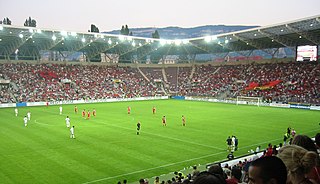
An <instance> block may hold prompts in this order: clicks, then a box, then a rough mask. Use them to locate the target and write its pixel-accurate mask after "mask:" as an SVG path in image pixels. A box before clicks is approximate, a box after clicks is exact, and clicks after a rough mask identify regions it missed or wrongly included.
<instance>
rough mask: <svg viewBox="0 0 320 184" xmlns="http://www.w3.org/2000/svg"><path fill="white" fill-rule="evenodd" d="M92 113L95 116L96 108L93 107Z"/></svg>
mask: <svg viewBox="0 0 320 184" xmlns="http://www.w3.org/2000/svg"><path fill="white" fill-rule="evenodd" d="M92 115H93V116H94V117H95V116H96V109H93V111H92Z"/></svg>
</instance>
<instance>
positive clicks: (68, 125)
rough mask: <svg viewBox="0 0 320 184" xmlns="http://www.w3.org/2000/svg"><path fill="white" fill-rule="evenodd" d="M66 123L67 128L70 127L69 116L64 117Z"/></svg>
mask: <svg viewBox="0 0 320 184" xmlns="http://www.w3.org/2000/svg"><path fill="white" fill-rule="evenodd" d="M66 125H67V128H70V118H69V116H67V118H66Z"/></svg>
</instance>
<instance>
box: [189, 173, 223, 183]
mask: <svg viewBox="0 0 320 184" xmlns="http://www.w3.org/2000/svg"><path fill="white" fill-rule="evenodd" d="M192 184H226V180H225V179H224V178H223V177H222V176H221V175H218V174H212V173H209V172H207V171H203V172H200V173H199V174H198V176H196V178H195V179H194V180H193V183H192Z"/></svg>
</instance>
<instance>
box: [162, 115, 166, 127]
mask: <svg viewBox="0 0 320 184" xmlns="http://www.w3.org/2000/svg"><path fill="white" fill-rule="evenodd" d="M162 126H167V119H166V116H163V117H162Z"/></svg>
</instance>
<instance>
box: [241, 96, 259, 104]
mask: <svg viewBox="0 0 320 184" xmlns="http://www.w3.org/2000/svg"><path fill="white" fill-rule="evenodd" d="M261 102H262V97H248V96H237V105H239V104H248V105H257V106H260V104H261Z"/></svg>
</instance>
